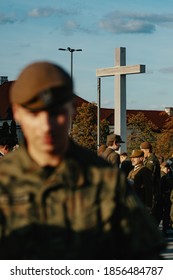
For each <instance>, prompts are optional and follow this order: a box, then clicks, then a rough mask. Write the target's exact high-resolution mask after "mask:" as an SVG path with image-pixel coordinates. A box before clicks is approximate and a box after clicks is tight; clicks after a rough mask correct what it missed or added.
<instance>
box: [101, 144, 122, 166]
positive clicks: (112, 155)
mask: <svg viewBox="0 0 173 280" xmlns="http://www.w3.org/2000/svg"><path fill="white" fill-rule="evenodd" d="M102 158H104V159H105V160H107V161H108V162H110V163H111V164H113V165H115V166H117V167H119V165H120V155H119V154H118V153H116V152H115V151H114V150H113V149H112V148H109V147H108V148H106V150H105V151H104V152H103V153H102Z"/></svg>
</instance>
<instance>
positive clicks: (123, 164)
mask: <svg viewBox="0 0 173 280" xmlns="http://www.w3.org/2000/svg"><path fill="white" fill-rule="evenodd" d="M120 168H121V170H122V171H123V172H124V174H125V176H126V177H127V176H128V174H129V172H130V171H131V170H132V169H133V165H132V162H131V160H130V159H129V158H128V155H127V153H126V152H122V153H121V154H120Z"/></svg>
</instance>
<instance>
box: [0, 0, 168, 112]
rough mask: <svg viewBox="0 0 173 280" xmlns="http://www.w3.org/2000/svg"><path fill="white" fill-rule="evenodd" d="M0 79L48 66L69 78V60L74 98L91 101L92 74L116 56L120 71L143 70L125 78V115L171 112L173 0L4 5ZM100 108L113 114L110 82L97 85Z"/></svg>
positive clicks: (17, 1)
mask: <svg viewBox="0 0 173 280" xmlns="http://www.w3.org/2000/svg"><path fill="white" fill-rule="evenodd" d="M0 34H1V44H0V53H1V55H0V75H1V76H8V79H9V81H11V80H15V79H16V78H17V76H18V74H19V72H20V71H21V69H22V68H23V67H25V66H26V65H27V64H28V63H30V62H33V61H35V60H48V61H52V62H55V63H58V64H60V65H61V66H63V67H64V68H65V69H66V70H67V71H68V72H69V73H70V53H69V52H68V51H67V52H63V51H59V50H58V48H67V47H71V48H74V49H78V48H81V49H82V52H74V56H73V75H74V80H75V92H76V93H77V94H78V95H79V96H80V97H82V98H84V99H86V100H88V101H91V102H92V101H94V102H96V101H97V78H96V69H98V68H106V67H113V66H114V65H115V55H114V53H115V48H119V47H125V48H126V64H127V65H136V64H144V65H146V73H145V74H138V75H130V76H127V90H126V91H127V109H144V110H164V108H165V107H172V106H173V1H172V0H164V1H163V0H145V1H144V0H121V1H118V0H117V1H116V0H106V1H105V0H98V1H94V0H63V1H60V0H49V1H47V0H46V1H45V0H37V1H33V0H29V1H28V0H5V1H1V2H0ZM101 90H102V94H101V106H102V107H107V108H113V106H114V78H113V77H107V78H104V79H102V86H101Z"/></svg>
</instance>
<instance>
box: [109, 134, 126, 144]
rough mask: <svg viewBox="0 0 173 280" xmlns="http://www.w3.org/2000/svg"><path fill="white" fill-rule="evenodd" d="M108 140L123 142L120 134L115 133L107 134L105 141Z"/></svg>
mask: <svg viewBox="0 0 173 280" xmlns="http://www.w3.org/2000/svg"><path fill="white" fill-rule="evenodd" d="M109 141H115V142H117V143H125V142H124V141H123V140H122V139H121V136H120V135H117V134H109V135H108V136H107V143H108V142H109Z"/></svg>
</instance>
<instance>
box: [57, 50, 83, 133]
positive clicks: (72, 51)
mask: <svg viewBox="0 0 173 280" xmlns="http://www.w3.org/2000/svg"><path fill="white" fill-rule="evenodd" d="M58 50H59V51H69V52H70V53H71V79H72V81H73V53H74V52H81V51H82V49H71V48H70V47H68V48H66V49H63V48H59V49H58ZM71 129H72V118H71V120H70V129H69V132H70V131H71Z"/></svg>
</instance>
